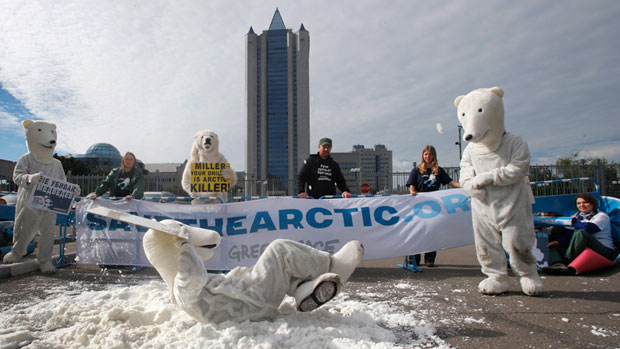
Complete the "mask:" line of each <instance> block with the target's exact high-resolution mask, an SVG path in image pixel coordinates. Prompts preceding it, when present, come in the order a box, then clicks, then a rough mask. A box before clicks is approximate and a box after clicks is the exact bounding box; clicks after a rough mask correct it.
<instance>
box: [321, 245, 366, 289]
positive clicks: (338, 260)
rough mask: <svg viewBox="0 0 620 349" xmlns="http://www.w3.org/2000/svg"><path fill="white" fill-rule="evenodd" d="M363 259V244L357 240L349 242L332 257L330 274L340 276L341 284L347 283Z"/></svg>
mask: <svg viewBox="0 0 620 349" xmlns="http://www.w3.org/2000/svg"><path fill="white" fill-rule="evenodd" d="M362 257H364V246H363V245H362V243H361V242H359V241H357V240H352V241H349V242H347V243H346V244H345V245H344V246H343V247H342V248H341V249H340V250H339V251H338V252H336V253H334V255H333V256H332V257H331V265H330V266H329V272H330V273H336V274H338V276H340V281H341V282H347V280H349V277H350V276H351V274H353V272H354V271H355V268H357V266H358V265H359V264H360V262H361V261H362Z"/></svg>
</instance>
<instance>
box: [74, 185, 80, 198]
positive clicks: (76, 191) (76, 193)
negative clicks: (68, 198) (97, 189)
mask: <svg viewBox="0 0 620 349" xmlns="http://www.w3.org/2000/svg"><path fill="white" fill-rule="evenodd" d="M73 192H74V193H75V196H79V195H80V193H81V192H82V189H80V186H79V185H77V186H76V187H75V189H73Z"/></svg>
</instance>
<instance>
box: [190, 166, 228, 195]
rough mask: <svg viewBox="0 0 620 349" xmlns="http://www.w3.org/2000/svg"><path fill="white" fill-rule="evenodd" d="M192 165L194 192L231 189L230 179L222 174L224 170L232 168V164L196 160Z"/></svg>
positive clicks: (192, 187)
mask: <svg viewBox="0 0 620 349" xmlns="http://www.w3.org/2000/svg"><path fill="white" fill-rule="evenodd" d="M191 165H192V168H191V183H190V184H191V191H192V193H200V192H227V191H228V190H229V189H230V179H227V178H224V177H223V176H222V170H223V169H225V168H230V164H227V163H212V162H196V163H192V164H191Z"/></svg>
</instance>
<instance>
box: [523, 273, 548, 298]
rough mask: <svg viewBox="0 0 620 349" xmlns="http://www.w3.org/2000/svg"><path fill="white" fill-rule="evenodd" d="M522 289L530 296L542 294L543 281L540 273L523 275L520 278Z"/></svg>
mask: <svg viewBox="0 0 620 349" xmlns="http://www.w3.org/2000/svg"><path fill="white" fill-rule="evenodd" d="M520 282H521V290H522V291H523V293H525V294H526V295H528V296H540V295H541V294H542V293H543V291H544V287H543V283H542V280H540V277H539V276H538V274H531V275H525V276H522V277H521V279H520Z"/></svg>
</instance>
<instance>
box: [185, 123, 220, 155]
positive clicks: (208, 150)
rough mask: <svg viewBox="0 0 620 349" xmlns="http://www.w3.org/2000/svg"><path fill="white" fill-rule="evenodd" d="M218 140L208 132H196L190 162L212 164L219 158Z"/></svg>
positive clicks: (211, 132)
mask: <svg viewBox="0 0 620 349" xmlns="http://www.w3.org/2000/svg"><path fill="white" fill-rule="evenodd" d="M219 147H220V140H219V138H218V136H217V134H216V133H215V132H213V131H210V130H202V131H198V132H196V135H195V136H194V144H193V145H192V151H191V153H190V162H212V161H213V160H215V159H216V158H217V157H218V156H219Z"/></svg>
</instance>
